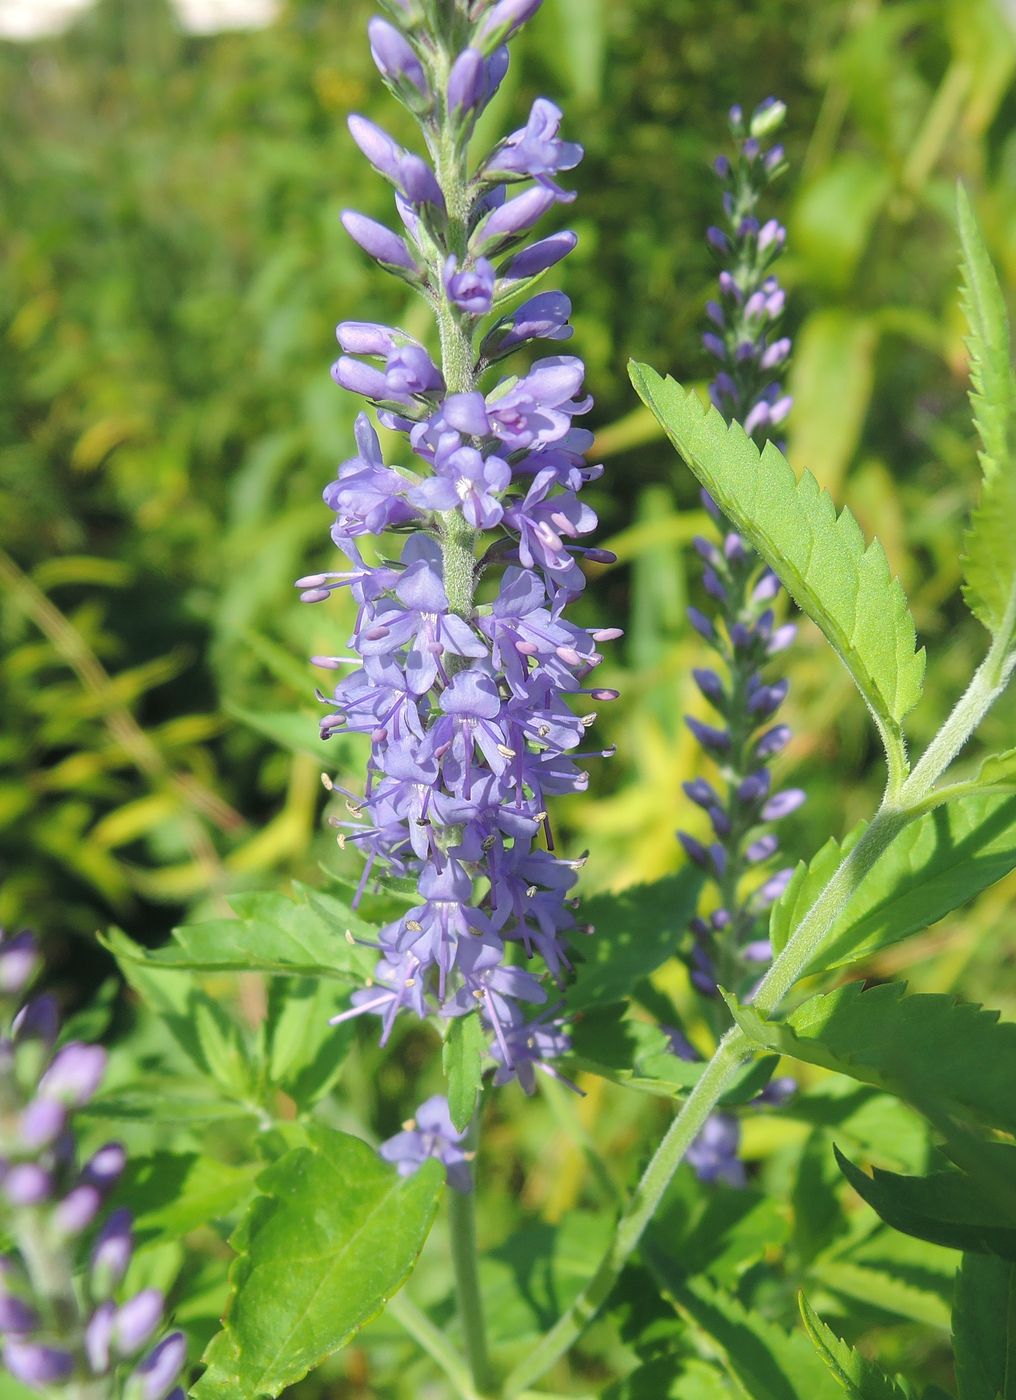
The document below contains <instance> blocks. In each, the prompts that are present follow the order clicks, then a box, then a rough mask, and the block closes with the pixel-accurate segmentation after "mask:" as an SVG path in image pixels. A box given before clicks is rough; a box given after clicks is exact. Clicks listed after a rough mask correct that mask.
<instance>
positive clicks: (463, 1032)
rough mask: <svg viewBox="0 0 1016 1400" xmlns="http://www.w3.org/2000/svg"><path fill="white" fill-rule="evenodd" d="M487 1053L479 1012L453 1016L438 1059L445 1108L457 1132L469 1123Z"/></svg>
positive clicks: (462, 1130) (474, 1106)
mask: <svg viewBox="0 0 1016 1400" xmlns="http://www.w3.org/2000/svg"><path fill="white" fill-rule="evenodd" d="M486 1052H487V1037H486V1034H485V1033H484V1029H483V1022H482V1021H481V1020H480V1015H479V1012H473V1014H472V1015H471V1016H456V1018H455V1019H454V1020H453V1021H452V1023H451V1025H450V1026H449V1027H448V1035H447V1036H446V1037H445V1043H444V1045H443V1047H442V1052H441V1061H442V1064H443V1065H444V1072H445V1076H446V1078H447V1080H448V1111H449V1113H450V1114H451V1116H452V1122H453V1123H454V1124H455V1126H456V1128H458V1130H459V1132H464V1131H465V1129H466V1128H468V1127H469V1124H470V1123H471V1122H472V1118H473V1113H474V1111H475V1109H476V1098H477V1095H478V1094H479V1092H480V1080H481V1078H482V1076H483V1057H484V1055H485V1054H486Z"/></svg>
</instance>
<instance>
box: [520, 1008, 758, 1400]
mask: <svg viewBox="0 0 1016 1400" xmlns="http://www.w3.org/2000/svg"><path fill="white" fill-rule="evenodd" d="M748 1054H749V1050H748V1042H747V1040H746V1038H745V1037H744V1035H743V1034H742V1033H741V1031H739V1030H737V1029H736V1028H731V1029H730V1030H728V1031H727V1033H726V1035H725V1036H724V1037H723V1039H722V1040H721V1041H720V1044H719V1045H718V1046H717V1049H716V1054H715V1055H714V1056H713V1058H712V1059H711V1060H710V1061H709V1063H708V1064H707V1065H706V1067H705V1069H704V1070H703V1072H702V1078H701V1079H700V1080H699V1082H698V1083H697V1084H696V1085H695V1088H694V1089H693V1090H692V1091H691V1093H690V1094H689V1095H688V1098H687V1099H686V1100H685V1103H684V1106H683V1107H682V1109H681V1112H680V1113H679V1114H678V1115H677V1117H676V1118H675V1119H674V1121H673V1123H671V1125H670V1127H669V1129H668V1130H667V1134H666V1136H665V1137H664V1139H663V1141H662V1142H661V1143H660V1145H659V1147H658V1148H657V1149H656V1152H655V1153H654V1154H653V1158H652V1160H651V1161H650V1163H649V1165H648V1166H647V1167H646V1169H645V1171H644V1172H643V1174H642V1179H641V1181H640V1182H639V1184H638V1186H637V1187H636V1188H635V1190H634V1192H633V1193H632V1196H631V1199H630V1200H629V1202H628V1205H627V1207H626V1209H625V1210H624V1211H623V1212H622V1213H621V1216H620V1218H619V1220H618V1222H617V1229H616V1230H615V1232H614V1238H613V1240H612V1242H611V1244H610V1247H609V1248H608V1250H607V1252H606V1254H605V1255H604V1256H603V1258H602V1260H601V1261H600V1266H599V1268H598V1269H597V1270H596V1273H595V1274H594V1275H593V1277H592V1278H591V1279H590V1281H589V1283H588V1284H587V1285H586V1286H585V1288H584V1289H583V1290H582V1292H581V1293H580V1294H579V1295H578V1297H577V1298H576V1299H575V1301H574V1302H573V1303H572V1305H571V1307H570V1308H569V1309H568V1311H567V1312H566V1313H564V1314H563V1315H562V1316H561V1317H560V1318H559V1319H558V1321H557V1322H556V1323H555V1324H554V1326H553V1327H552V1328H551V1330H550V1331H549V1332H548V1333H547V1335H546V1336H545V1337H544V1338H543V1339H542V1341H541V1342H540V1343H539V1344H538V1345H537V1346H536V1348H535V1349H534V1350H533V1351H532V1352H530V1354H529V1356H527V1357H526V1359H525V1360H524V1361H523V1362H522V1363H521V1365H519V1366H517V1367H516V1368H515V1370H514V1371H512V1372H511V1374H510V1375H509V1377H508V1379H507V1381H506V1382H505V1388H504V1394H505V1395H506V1396H507V1397H517V1396H518V1395H519V1394H520V1392H521V1391H524V1390H526V1389H528V1387H529V1386H531V1385H532V1383H533V1382H534V1381H536V1380H538V1379H539V1378H540V1376H542V1375H543V1374H544V1372H545V1371H547V1370H548V1369H549V1367H551V1366H552V1365H553V1364H554V1362H555V1361H557V1360H558V1359H559V1358H560V1357H562V1356H563V1355H564V1354H565V1352H567V1351H568V1350H569V1349H570V1348H571V1346H572V1345H573V1343H574V1342H575V1341H576V1340H577V1339H578V1337H579V1336H580V1334H581V1333H582V1332H583V1331H584V1330H585V1328H586V1326H587V1325H588V1323H589V1322H591V1321H592V1319H593V1317H595V1315H596V1313H597V1312H598V1311H599V1310H600V1308H601V1307H602V1306H603V1304H604V1303H605V1302H606V1301H607V1298H608V1297H609V1296H610V1294H611V1292H612V1291H613V1288H614V1285H615V1284H616V1283H617V1280H618V1277H619V1275H620V1273H621V1270H622V1269H623V1268H624V1266H625V1264H626V1263H627V1262H628V1259H629V1258H630V1257H631V1254H632V1252H633V1251H634V1249H635V1247H636V1245H637V1244H638V1242H639V1240H640V1239H641V1237H642V1232H643V1231H644V1230H645V1228H646V1226H647V1225H648V1224H649V1222H650V1220H651V1219H652V1218H653V1215H654V1214H655V1211H656V1208H657V1206H658V1205H659V1203H660V1199H661V1197H662V1196H663V1193H664V1191H666V1189H667V1187H668V1186H669V1185H670V1182H671V1179H672V1178H673V1175H674V1173H675V1172H676V1171H677V1168H678V1166H679V1165H680V1163H681V1159H682V1158H683V1157H684V1154H685V1152H686V1151H687V1150H688V1148H689V1146H690V1145H691V1143H692V1141H693V1139H694V1138H695V1137H696V1135H697V1134H698V1132H699V1130H700V1129H701V1127H702V1125H703V1123H704V1122H705V1121H706V1119H707V1118H708V1117H709V1115H710V1113H712V1111H713V1109H714V1108H715V1107H716V1104H717V1103H718V1101H719V1100H720V1099H721V1098H722V1096H723V1094H724V1093H725V1092H726V1090H727V1089H728V1088H729V1087H730V1084H731V1081H732V1080H733V1079H734V1077H735V1075H736V1074H737V1071H738V1069H739V1068H740V1067H741V1065H742V1064H743V1062H744V1060H745V1059H747V1058H748Z"/></svg>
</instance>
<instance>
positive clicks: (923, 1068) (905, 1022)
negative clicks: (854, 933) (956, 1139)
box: [728, 982, 1016, 1133]
mask: <svg viewBox="0 0 1016 1400" xmlns="http://www.w3.org/2000/svg"><path fill="white" fill-rule="evenodd" d="M728 1005H730V1006H731V1011H732V1013H733V1015H734V1017H735V1019H736V1021H737V1023H738V1025H739V1026H740V1027H741V1029H742V1030H743V1031H744V1033H745V1035H747V1036H748V1038H749V1039H750V1040H751V1041H753V1042H754V1043H755V1044H756V1045H758V1046H760V1047H762V1048H764V1049H766V1050H772V1051H776V1052H778V1053H779V1054H782V1055H790V1056H792V1057H793V1058H794V1059H798V1060H804V1061H806V1062H807V1063H808V1064H815V1065H822V1066H824V1067H825V1068H826V1069H831V1070H836V1071H838V1072H839V1073H840V1074H845V1075H848V1076H849V1077H850V1078H851V1079H857V1080H860V1081H861V1082H862V1083H864V1084H874V1085H875V1086H876V1087H877V1088H880V1089H885V1090H888V1091H889V1092H890V1093H893V1094H896V1096H897V1097H898V1098H902V1099H905V1100H907V1101H909V1102H912V1103H914V1104H915V1105H916V1106H917V1107H920V1106H921V1105H922V1104H923V1103H925V1102H927V1103H932V1104H936V1105H937V1106H940V1108H941V1111H942V1112H944V1113H947V1114H950V1115H955V1116H958V1117H960V1118H965V1119H970V1118H973V1119H977V1120H979V1121H980V1122H982V1123H986V1124H988V1125H989V1126H991V1127H993V1128H1001V1129H1004V1130H1005V1131H1006V1132H1010V1133H1011V1132H1016V1095H1014V1093H1013V1087H1012V1086H1013V1084H1014V1083H1016V1023H1013V1022H1002V1021H1000V1020H999V1013H998V1012H997V1011H986V1010H985V1009H984V1008H983V1007H980V1006H976V1005H974V1004H973V1003H970V1002H959V1001H956V999H955V998H953V997H950V996H938V995H927V994H924V993H921V994H919V995H916V996H907V995H906V984H905V983H901V982H892V983H887V984H883V985H881V986H877V987H872V988H870V989H869V990H868V991H862V990H861V983H859V982H852V983H850V985H849V986H846V987H839V988H837V990H836V991H833V992H828V993H825V994H824V995H822V996H817V997H812V998H811V1000H810V1001H806V1002H805V1003H804V1005H803V1006H801V1007H799V1008H798V1009H797V1010H796V1011H795V1012H794V1013H793V1014H792V1015H791V1016H790V1017H789V1018H788V1019H787V1020H786V1021H771V1020H766V1019H765V1018H764V1017H762V1016H760V1015H759V1013H758V1012H757V1011H756V1010H755V1009H754V1008H753V1007H751V1006H738V1005H737V1004H736V1003H731V1002H728Z"/></svg>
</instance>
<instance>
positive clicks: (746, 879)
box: [679, 98, 804, 995]
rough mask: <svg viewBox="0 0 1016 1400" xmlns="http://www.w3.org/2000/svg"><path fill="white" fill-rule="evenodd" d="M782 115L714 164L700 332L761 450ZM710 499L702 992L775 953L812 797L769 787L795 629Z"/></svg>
mask: <svg viewBox="0 0 1016 1400" xmlns="http://www.w3.org/2000/svg"><path fill="white" fill-rule="evenodd" d="M784 111H785V109H784V107H783V104H782V103H780V102H776V101H775V100H773V99H771V98H770V99H769V100H768V101H766V102H763V103H762V104H761V105H760V106H758V107H757V108H756V109H755V111H754V112H753V113H752V115H751V118H750V119H749V121H748V122H747V124H746V123H745V119H744V116H743V114H742V111H741V109H740V108H739V107H735V108H733V109H732V111H731V114H730V124H731V130H732V133H733V135H734V138H735V141H736V143H737V154H736V157H735V159H734V160H733V161H730V160H728V159H727V158H726V157H725V156H721V157H720V158H719V159H718V160H717V162H716V171H717V174H718V175H719V177H720V179H721V181H722V183H723V187H724V193H723V208H724V213H725V215H726V224H727V229H726V231H724V230H723V229H720V228H711V229H710V230H709V241H710V243H711V244H712V246H713V247H714V248H716V249H717V250H718V251H719V253H720V254H721V256H722V257H723V259H724V262H725V266H724V268H723V270H722V271H721V273H720V278H719V286H720V300H719V301H711V302H710V303H709V305H708V314H709V319H710V321H711V322H712V326H713V329H711V330H710V331H709V332H708V333H707V334H706V335H705V336H704V343H705V346H706V349H707V350H709V352H710V353H711V354H712V355H714V356H715V357H716V359H717V360H718V361H719V364H720V368H719V370H718V371H717V374H716V376H715V378H714V380H713V382H712V384H711V386H710V394H711V396H712V400H713V402H714V404H715V405H716V407H717V408H718V409H719V410H720V412H721V413H723V415H724V416H725V417H726V418H727V419H728V421H730V420H733V419H736V420H737V421H739V422H740V423H741V424H742V426H743V427H744V429H745V431H746V432H747V433H749V435H750V436H752V437H754V439H755V440H756V441H757V442H758V443H760V444H761V443H762V442H764V441H765V440H766V439H767V438H769V437H772V436H773V434H774V431H775V429H776V428H777V427H778V425H779V424H781V423H782V422H783V421H784V419H785V418H786V416H787V413H788V411H789V409H790V399H789V398H788V396H787V395H786V394H785V393H784V392H783V389H782V386H781V384H780V382H779V379H778V375H779V374H780V372H781V370H782V367H783V366H784V365H785V364H786V362H787V358H788V356H789V354H790V341H789V340H788V339H787V337H786V336H783V335H781V334H780V333H779V322H780V318H781V315H782V313H783V305H784V293H783V289H782V288H781V287H780V285H779V283H778V282H777V280H776V278H775V276H774V275H773V271H772V269H773V264H774V262H775V260H776V258H777V257H778V256H779V253H780V250H781V249H782V247H783V244H784V242H785V239H786V231H785V230H784V228H783V227H782V226H781V225H780V224H779V223H777V221H776V220H775V219H770V220H768V221H767V222H766V223H760V221H759V218H758V206H759V202H760V200H761V198H762V196H763V194H764V193H765V191H766V190H767V188H768V187H769V185H770V184H771V182H772V181H773V180H774V179H775V178H776V176H777V175H779V174H780V173H781V172H782V170H783V169H784V160H783V150H782V147H780V146H778V145H777V146H767V145H766V139H765V138H766V137H768V136H769V135H770V134H772V133H773V132H774V131H776V130H778V128H779V127H780V125H781V124H782V121H783V117H784ZM703 499H704V501H705V504H706V506H707V508H708V509H709V511H710V513H711V514H712V515H713V517H714V519H715V520H716V522H717V524H718V526H719V529H720V533H721V535H722V539H720V540H719V541H718V542H714V541H713V540H708V539H705V538H703V537H702V536H698V537H697V538H696V540H695V548H696V550H697V551H698V553H699V555H700V556H701V557H702V559H703V561H704V575H703V583H704V587H705V591H706V593H707V595H708V596H709V598H710V599H711V600H712V601H713V603H714V608H713V610H712V616H707V615H706V614H705V613H703V612H702V611H700V610H699V609H697V608H690V609H689V619H690V621H691V623H692V625H693V626H694V628H695V629H696V631H698V632H699V633H700V634H701V635H702V636H703V637H704V638H705V639H706V640H707V641H708V642H709V644H710V646H712V647H713V648H714V649H715V651H716V652H717V653H718V655H719V658H720V661H721V663H722V666H721V669H719V670H717V669H713V668H702V669H697V670H696V671H695V672H694V676H695V681H696V684H697V685H698V688H699V690H700V691H701V693H702V695H703V697H704V698H705V700H706V701H707V702H708V704H709V705H710V706H711V707H712V709H713V710H714V711H715V713H716V717H717V718H716V722H714V723H708V724H707V723H704V722H703V721H701V720H699V719H696V718H695V717H693V716H688V717H686V721H685V722H686V723H687V725H688V726H689V728H690V729H691V731H692V733H693V734H694V735H695V737H696V738H697V739H698V741H699V743H700V744H701V746H702V748H703V749H704V750H705V751H706V752H707V753H708V754H709V755H710V757H711V758H712V759H713V760H714V762H715V764H716V767H717V769H718V771H719V774H720V778H721V780H722V781H721V783H720V784H718V785H717V784H713V783H710V782H707V781H706V780H705V779H704V778H696V779H694V780H693V781H691V782H687V783H685V784H684V791H685V794H686V795H687V796H688V797H689V798H690V799H691V800H692V802H694V803H695V804H696V805H697V806H699V807H701V808H703V809H704V810H705V812H706V814H707V815H708V818H709V824H710V827H711V833H710V835H711V840H709V841H700V840H698V839H696V838H695V837H694V836H692V835H691V834H689V833H688V832H683V831H682V832H680V833H679V836H680V840H681V843H682V845H683V846H684V848H685V850H686V852H687V853H688V855H689V856H690V858H691V859H692V860H693V861H695V862H696V864H698V865H700V866H701V867H702V868H703V869H704V870H705V871H706V873H707V874H708V876H709V877H710V880H711V882H712V883H713V885H714V886H715V890H716V898H717V900H718V902H717V904H716V907H715V908H714V909H713V910H712V912H711V913H710V915H709V917H708V919H706V918H696V919H695V920H694V921H693V923H692V926H691V927H692V933H693V936H694V942H693V946H692V952H691V975H692V979H693V981H694V983H695V985H696V986H697V987H698V989H699V990H700V991H702V992H704V993H706V994H707V995H715V992H716V984H717V982H718V981H719V982H720V983H721V984H722V985H724V986H726V987H727V988H729V989H730V990H737V991H741V990H743V987H742V983H743V982H744V980H745V975H746V973H747V974H751V972H752V970H753V969H754V970H755V971H756V974H757V970H758V969H759V968H760V967H761V966H762V965H764V964H766V963H768V961H769V959H770V957H771V949H770V946H769V942H768V940H767V939H766V937H765V935H764V932H763V926H762V924H763V919H764V916H765V915H766V912H767V911H768V909H769V907H770V906H771V905H772V904H773V902H774V901H775V900H776V899H778V898H779V896H780V894H781V893H782V892H783V890H784V888H785V886H786V883H787V881H788V880H789V878H790V874H791V871H790V870H787V869H781V870H777V871H775V873H774V872H773V870H772V859H773V857H774V856H775V855H776V853H777V851H778V849H779V842H778V840H777V838H776V836H775V834H774V833H773V832H772V831H771V830H767V829H766V828H767V827H770V826H771V825H772V823H773V822H776V821H778V820H779V819H780V818H781V817H785V816H787V815H788V814H789V813H790V812H793V811H794V810H796V808H798V807H799V806H800V805H801V803H802V802H803V801H804V793H803V792H801V791H800V790H799V789H797V788H790V789H786V790H784V791H783V792H777V793H774V792H773V791H772V776H771V773H770V770H769V763H770V760H771V759H772V758H773V757H774V756H775V755H776V754H778V753H779V752H780V750H781V749H783V748H784V747H785V745H786V743H787V741H788V740H789V738H790V730H789V729H788V728H787V726H786V725H785V724H772V723H771V721H772V720H773V718H774V716H775V714H776V712H777V710H778V709H779V708H780V705H781V704H782V703H783V700H784V699H785V697H786V694H787V691H788V688H789V686H788V682H787V680H786V679H785V678H783V677H777V678H773V677H772V675H771V674H764V673H763V668H764V667H765V666H766V663H767V662H768V661H769V659H770V658H771V657H773V656H775V655H776V654H777V653H779V652H781V651H783V650H784V649H785V648H786V647H787V646H789V644H790V643H791V641H792V640H793V638H794V636H795V634H796V628H795V626H794V624H793V623H785V624H784V625H782V626H777V625H776V624H775V620H774V614H773V609H772V602H773V600H774V598H775V597H776V595H777V594H778V593H779V590H780V584H779V580H778V579H777V578H776V575H775V574H774V573H773V572H772V570H771V569H768V568H766V567H765V566H764V565H762V564H761V563H760V562H759V560H758V558H757V557H756V555H755V554H753V552H752V551H751V549H750V548H749V547H748V545H747V544H746V542H745V541H744V540H743V539H742V538H741V536H740V535H738V534H737V533H735V532H734V531H732V530H730V529H729V528H728V527H727V526H726V524H725V522H724V521H723V519H722V517H721V516H720V514H719V512H718V511H717V509H716V506H715V504H714V503H713V501H712V500H711V499H710V498H709V497H708V496H704V497H703ZM756 872H759V874H758V876H757V877H756ZM753 877H756V878H753Z"/></svg>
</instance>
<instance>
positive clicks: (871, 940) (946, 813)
mask: <svg viewBox="0 0 1016 1400" xmlns="http://www.w3.org/2000/svg"><path fill="white" fill-rule="evenodd" d="M863 831H864V824H863V823H862V824H861V825H859V826H857V827H855V828H854V830H853V831H852V832H850V834H849V835H848V836H847V837H846V839H845V840H844V841H843V843H842V844H838V843H837V842H835V841H831V840H830V841H828V842H827V843H826V844H825V846H823V847H822V849H821V850H820V851H819V853H818V854H817V855H816V856H815V858H814V859H813V860H812V862H811V864H810V865H807V866H805V865H801V866H799V867H798V869H797V870H796V871H795V873H794V878H793V879H792V880H791V882H790V884H789V885H788V886H787V889H786V890H785V891H784V893H783V896H782V898H781V899H780V901H779V903H778V904H777V905H776V906H775V907H774V909H773V912H772V918H771V924H770V936H771V938H772V941H773V948H774V949H775V950H776V952H779V951H780V950H781V949H782V948H783V947H784V945H785V944H786V942H787V939H788V938H789V937H790V935H791V934H792V933H793V931H794V929H795V928H796V927H797V925H798V924H799V923H800V922H801V919H802V918H803V917H804V915H805V914H806V913H807V912H808V910H809V909H810V908H811V906H812V905H813V904H814V902H815V900H816V899H817V898H818V896H819V894H820V893H821V892H822V890H823V889H824V888H825V886H826V884H827V883H828V881H829V878H830V876H831V875H832V873H833V871H834V870H835V869H836V867H837V866H838V865H839V863H840V861H841V860H842V859H843V857H844V856H845V855H846V854H847V853H848V852H849V851H850V849H851V848H852V847H853V846H854V845H855V844H856V843H857V841H858V840H859V838H860V836H861V835H862V833H863ZM1014 868H1016V795H1013V794H1012V793H1010V792H1008V791H1006V790H1004V789H1003V791H1002V792H1000V793H998V794H997V795H995V794H982V793H978V794H972V795H969V796H966V797H958V798H956V799H955V800H953V801H951V802H948V803H944V804H943V805H942V806H941V807H936V808H935V809H934V810H933V811H931V812H927V813H925V814H924V815H923V816H921V817H918V818H917V820H916V821H913V822H911V823H910V825H909V826H907V827H904V829H903V830H902V831H901V832H900V834H899V835H898V836H897V837H896V838H895V839H894V840H893V842H892V844H891V845H890V846H889V848H888V850H886V851H885V853H884V854H883V855H882V856H881V857H880V859H879V860H877V861H876V862H875V864H874V865H873V866H872V868H871V869H870V870H869V871H868V872H867V874H865V875H864V876H863V877H862V879H861V880H860V881H859V882H858V885H857V887H856V889H855V890H854V891H853V893H852V894H851V895H850V897H849V899H847V900H846V901H845V903H844V904H843V907H842V908H841V910H840V912H839V915H838V916H837V918H836V921H835V923H834V924H833V926H832V928H831V929H830V931H829V933H828V934H827V936H826V940H825V942H824V943H823V945H822V947H821V948H820V949H819V951H818V953H817V954H816V956H815V958H814V960H813V961H812V962H811V964H810V965H809V971H810V972H818V971H820V970H822V969H823V968H832V967H842V966H844V965H845V964H846V963H850V962H855V961H856V960H857V959H858V958H864V957H870V956H871V954H872V953H876V952H878V951H879V949H881V948H887V947H889V945H890V944H893V943H898V942H899V941H900V940H901V939H903V938H907V937H908V936H909V935H910V934H912V933H920V932H921V931H922V930H923V929H926V928H928V927H929V926H930V925H931V924H934V923H936V922H937V921H938V920H939V919H941V918H944V917H945V915H946V914H948V913H949V912H950V910H952V909H956V908H957V907H958V906H959V905H961V904H964V903H966V901H967V900H969V899H973V897H974V896H975V895H977V894H980V892H981V891H982V890H984V889H986V888H987V887H988V886H989V885H992V884H994V883H995V881H996V880H1000V879H1001V878H1002V877H1003V875H1008V873H1009V871H1010V870H1013V869H1014Z"/></svg>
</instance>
